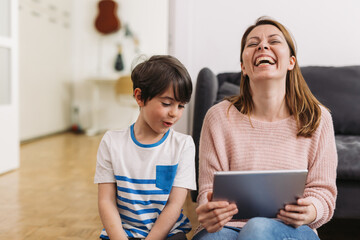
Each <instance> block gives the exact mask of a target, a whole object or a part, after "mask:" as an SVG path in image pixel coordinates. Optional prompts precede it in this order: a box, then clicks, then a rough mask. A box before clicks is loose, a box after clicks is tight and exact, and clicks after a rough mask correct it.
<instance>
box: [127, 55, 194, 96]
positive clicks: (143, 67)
mask: <svg viewBox="0 0 360 240" xmlns="http://www.w3.org/2000/svg"><path fill="white" fill-rule="evenodd" d="M131 80H132V82H133V90H135V89H136V88H140V89H141V100H143V101H144V103H146V102H147V101H148V100H151V99H152V98H154V97H155V96H157V95H159V94H162V93H163V92H164V91H166V89H168V87H170V86H172V87H173V90H174V97H175V100H176V101H178V102H181V103H188V102H189V101H190V98H191V93H192V82H191V78H190V75H189V73H188V71H187V70H186V68H185V67H184V65H183V64H182V63H181V62H180V61H179V60H178V59H176V58H175V57H172V56H169V55H155V56H152V57H151V58H150V59H148V60H146V61H145V62H142V63H140V64H138V65H137V66H136V67H135V68H134V70H133V71H132V73H131Z"/></svg>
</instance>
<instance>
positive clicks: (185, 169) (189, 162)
mask: <svg viewBox="0 0 360 240" xmlns="http://www.w3.org/2000/svg"><path fill="white" fill-rule="evenodd" d="M173 186H174V187H182V188H186V189H190V190H196V176H195V144H194V141H193V139H192V138H191V137H190V136H188V137H187V138H186V142H185V145H184V148H183V150H182V152H181V154H180V160H179V163H178V168H177V172H176V176H175V179H174V184H173Z"/></svg>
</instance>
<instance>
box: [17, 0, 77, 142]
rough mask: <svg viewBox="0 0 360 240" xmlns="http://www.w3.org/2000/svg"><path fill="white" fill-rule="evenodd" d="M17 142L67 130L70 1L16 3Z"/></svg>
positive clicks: (70, 56)
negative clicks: (17, 51)
mask: <svg viewBox="0 0 360 240" xmlns="http://www.w3.org/2000/svg"><path fill="white" fill-rule="evenodd" d="M19 3H20V10H19V70H20V72H19V87H20V89H19V91H20V102H19V107H20V139H21V140H27V139H31V138H35V137H39V136H43V135H47V134H51V133H55V132H59V131H63V130H65V129H67V128H69V126H70V106H71V84H72V82H71V80H72V79H71V77H72V65H71V59H72V52H71V46H72V35H71V26H72V24H71V17H72V12H71V4H72V3H71V0H63V1H57V0H43V1H31V0H20V1H19Z"/></svg>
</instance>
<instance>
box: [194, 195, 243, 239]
mask: <svg viewBox="0 0 360 240" xmlns="http://www.w3.org/2000/svg"><path fill="white" fill-rule="evenodd" d="M207 198H208V200H209V202H207V203H205V204H202V205H200V206H198V207H197V208H196V214H197V215H198V220H199V222H200V224H201V225H202V226H203V227H204V228H205V229H206V231H208V232H209V233H212V232H217V231H219V230H220V229H221V228H222V227H223V226H224V225H225V224H226V223H228V222H229V221H230V220H231V219H232V217H233V215H234V214H236V213H237V212H238V209H237V207H236V204H234V203H232V204H230V203H228V202H226V201H217V202H213V201H211V199H212V192H208V194H207Z"/></svg>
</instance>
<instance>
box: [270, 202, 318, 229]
mask: <svg viewBox="0 0 360 240" xmlns="http://www.w3.org/2000/svg"><path fill="white" fill-rule="evenodd" d="M277 218H279V219H280V220H282V221H283V222H284V223H285V224H288V225H291V226H293V227H295V228H297V227H300V226H302V225H306V224H309V223H312V222H313V221H314V220H315V219H316V209H315V206H314V205H313V204H312V203H311V201H310V200H309V199H306V198H300V199H298V200H297V205H290V204H289V205H286V206H285V209H282V210H280V212H279V214H278V215H277Z"/></svg>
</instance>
